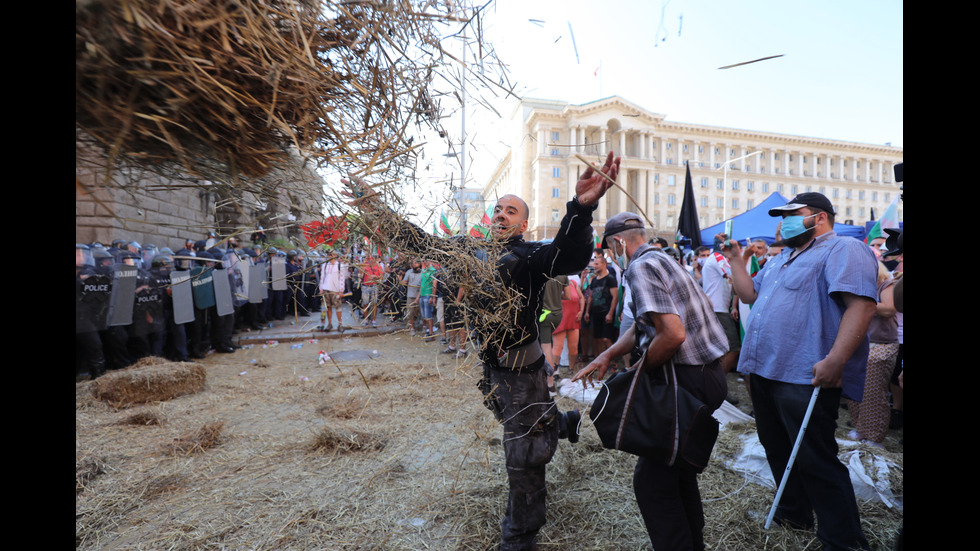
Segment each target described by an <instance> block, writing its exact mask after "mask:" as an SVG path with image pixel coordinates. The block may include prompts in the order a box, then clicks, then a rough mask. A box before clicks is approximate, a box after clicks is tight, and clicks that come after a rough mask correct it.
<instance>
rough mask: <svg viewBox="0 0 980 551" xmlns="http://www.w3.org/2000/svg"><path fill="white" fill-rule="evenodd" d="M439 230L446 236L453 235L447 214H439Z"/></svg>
mask: <svg viewBox="0 0 980 551" xmlns="http://www.w3.org/2000/svg"><path fill="white" fill-rule="evenodd" d="M439 229H440V230H442V233H444V234H446V235H452V234H453V229H452V228H450V227H449V219H448V218H446V213H445V212H442V213H440V214H439Z"/></svg>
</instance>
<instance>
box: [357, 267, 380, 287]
mask: <svg viewBox="0 0 980 551" xmlns="http://www.w3.org/2000/svg"><path fill="white" fill-rule="evenodd" d="M361 270H362V271H363V272H364V277H363V279H361V284H362V285H376V284H378V283H380V282H381V266H379V265H377V264H375V265H374V266H364V267H363V268H361Z"/></svg>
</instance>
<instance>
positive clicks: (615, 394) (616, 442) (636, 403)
mask: <svg viewBox="0 0 980 551" xmlns="http://www.w3.org/2000/svg"><path fill="white" fill-rule="evenodd" d="M644 356H645V355H644ZM663 370H664V380H663V381H658V380H655V379H654V377H652V376H650V374H648V373H644V372H643V359H642V358H641V359H640V361H639V362H637V364H636V367H635V368H634V369H631V370H629V371H627V372H625V373H620V374H618V375H616V376H615V377H613V378H612V379H611V380H609V381H608V382H607V383H605V384H604V385H603V387H602V388H601V389H600V390H599V394H598V395H597V396H596V399H595V401H594V402H593V403H592V408H591V409H590V410H589V417H590V418H591V419H592V424H593V425H594V426H595V429H596V432H598V433H599V439H600V440H602V445H603V446H604V447H606V448H609V449H614V450H621V451H624V452H627V453H631V454H633V455H638V456H641V457H646V458H648V459H651V460H654V461H659V462H662V463H665V464H667V465H670V466H673V465H675V464H679V463H678V460H681V461H682V462H683V464H685V465H687V466H688V467H689V468H692V469H693V470H695V471H696V472H699V473H700V472H701V471H703V470H704V468H705V467H707V466H708V460H709V458H710V457H711V449H712V448H713V447H714V445H715V440H717V438H718V420H717V419H715V418H714V417H713V416H712V415H711V410H710V409H708V407H707V406H706V405H704V404H703V403H702V402H701V401H700V400H698V399H697V398H696V397H695V396H694V395H692V394H691V393H690V392H688V391H687V390H686V389H684V387H682V386H680V385H678V384H677V374H676V373H675V372H674V364H673V362H668V364H667V365H664V366H663Z"/></svg>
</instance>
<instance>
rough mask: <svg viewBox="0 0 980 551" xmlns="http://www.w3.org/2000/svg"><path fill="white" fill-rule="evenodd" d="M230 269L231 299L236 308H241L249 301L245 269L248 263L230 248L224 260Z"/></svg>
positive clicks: (226, 266)
mask: <svg viewBox="0 0 980 551" xmlns="http://www.w3.org/2000/svg"><path fill="white" fill-rule="evenodd" d="M223 263H224V265H225V268H226V269H227V270H228V283H229V285H230V286H231V301H232V304H233V305H234V306H235V308H240V307H241V306H242V305H244V304H245V303H247V302H248V287H246V286H245V276H244V275H243V273H242V272H243V271H244V270H245V269H246V268H247V265H246V264H245V263H243V262H242V261H241V260H240V259H239V258H238V255H237V254H236V253H235V251H234V250H232V249H228V252H227V253H225V258H224V261H223Z"/></svg>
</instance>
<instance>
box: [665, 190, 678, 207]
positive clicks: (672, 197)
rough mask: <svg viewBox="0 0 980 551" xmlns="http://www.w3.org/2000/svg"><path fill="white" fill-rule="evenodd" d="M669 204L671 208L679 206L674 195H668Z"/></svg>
mask: <svg viewBox="0 0 980 551" xmlns="http://www.w3.org/2000/svg"><path fill="white" fill-rule="evenodd" d="M667 204H668V205H670V206H673V205H676V204H677V198H676V196H675V195H674V194H673V193H669V194H667Z"/></svg>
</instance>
